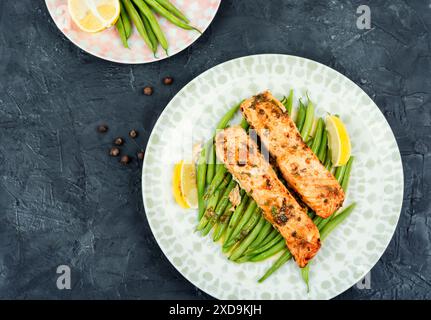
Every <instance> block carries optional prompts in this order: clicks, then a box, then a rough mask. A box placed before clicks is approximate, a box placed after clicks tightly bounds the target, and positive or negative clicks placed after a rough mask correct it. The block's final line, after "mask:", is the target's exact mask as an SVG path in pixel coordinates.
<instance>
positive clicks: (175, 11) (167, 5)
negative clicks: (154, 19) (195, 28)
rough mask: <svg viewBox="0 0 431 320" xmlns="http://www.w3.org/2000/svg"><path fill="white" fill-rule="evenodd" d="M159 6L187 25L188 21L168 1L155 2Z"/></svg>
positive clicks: (158, 0)
mask: <svg viewBox="0 0 431 320" xmlns="http://www.w3.org/2000/svg"><path fill="white" fill-rule="evenodd" d="M156 1H157V2H158V3H159V4H160V5H161V6H163V7H164V8H165V9H166V10H168V11H170V12H172V14H173V15H175V16H176V17H177V18H180V19H181V20H183V21H184V22H185V23H189V22H190V20H189V19H187V17H186V16H185V15H184V14H183V13H182V12H181V11H180V10H179V9H178V8H177V7H175V6H174V5H173V4H172V3H170V2H169V0H156Z"/></svg>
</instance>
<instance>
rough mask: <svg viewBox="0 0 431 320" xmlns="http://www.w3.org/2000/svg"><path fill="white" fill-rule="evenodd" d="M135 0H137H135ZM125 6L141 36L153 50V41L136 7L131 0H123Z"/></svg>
mask: <svg viewBox="0 0 431 320" xmlns="http://www.w3.org/2000/svg"><path fill="white" fill-rule="evenodd" d="M134 1H135V0H134ZM123 4H124V7H125V8H126V11H127V13H128V14H129V16H130V18H131V19H132V21H133V23H134V24H135V26H136V29H137V30H138V32H139V34H140V35H141V37H142V38H143V39H144V41H145V43H146V44H147V46H148V47H149V48H150V49H151V50H153V47H152V43H151V41H150V38H149V37H148V33H147V31H146V30H145V26H144V23H143V22H142V19H141V17H140V15H139V13H138V11H136V9H135V7H134V6H133V4H132V2H131V0H123Z"/></svg>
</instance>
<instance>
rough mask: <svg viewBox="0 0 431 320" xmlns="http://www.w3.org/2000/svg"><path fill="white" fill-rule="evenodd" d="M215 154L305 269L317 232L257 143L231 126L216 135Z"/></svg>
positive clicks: (316, 245) (317, 242) (317, 241)
mask: <svg viewBox="0 0 431 320" xmlns="http://www.w3.org/2000/svg"><path fill="white" fill-rule="evenodd" d="M216 153H217V156H218V158H219V159H220V160H221V161H222V162H223V163H224V164H225V166H226V168H227V169H228V171H229V172H230V173H231V174H232V176H233V177H234V178H235V180H237V181H238V183H239V184H240V186H241V188H243V189H244V190H245V191H246V192H247V193H248V194H249V195H250V196H251V197H252V198H253V199H254V200H255V201H256V203H257V205H258V206H259V207H260V208H261V209H262V212H263V215H264V217H265V219H266V220H268V221H269V222H270V223H271V224H272V225H273V226H274V227H275V228H277V229H278V231H279V232H280V234H281V235H282V236H283V237H284V238H285V240H286V244H287V247H288V248H289V250H290V252H291V253H292V256H293V257H294V259H295V261H296V263H297V264H298V266H300V267H301V268H302V267H304V266H306V265H307V263H308V261H309V260H310V259H312V258H313V257H314V255H315V254H316V253H317V251H318V250H319V248H320V234H319V230H318V229H317V227H316V226H315V224H314V223H313V221H312V220H311V219H310V218H309V217H308V215H307V213H306V212H305V210H304V208H302V207H301V206H300V205H299V204H298V202H297V201H296V200H295V199H294V197H293V196H292V195H291V194H290V193H289V191H288V190H287V188H286V186H285V185H284V184H283V183H281V181H280V180H279V179H278V177H277V175H276V173H275V171H274V169H273V168H272V167H271V165H270V164H269V163H268V162H267V161H266V160H265V158H264V157H263V155H262V154H261V153H260V151H259V149H258V147H257V144H256V142H255V141H253V139H252V138H250V137H249V136H248V134H247V133H246V132H245V131H244V129H242V128H241V127H237V126H235V127H231V128H228V129H224V130H222V131H220V132H219V133H218V134H217V135H216Z"/></svg>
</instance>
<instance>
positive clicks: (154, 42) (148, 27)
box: [141, 12, 159, 57]
mask: <svg viewBox="0 0 431 320" xmlns="http://www.w3.org/2000/svg"><path fill="white" fill-rule="evenodd" d="M141 18H142V22H143V23H144V27H145V30H147V33H148V38H150V41H151V44H152V46H153V54H154V57H155V56H156V52H157V46H158V44H159V41H158V40H157V37H156V35H155V34H154V31H153V29H152V28H151V24H150V21H148V19H147V17H146V16H145V15H144V14H143V13H142V12H141Z"/></svg>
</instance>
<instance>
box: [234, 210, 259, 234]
mask: <svg viewBox="0 0 431 320" xmlns="http://www.w3.org/2000/svg"><path fill="white" fill-rule="evenodd" d="M260 216H261V210H260V208H259V207H256V209H255V210H254V212H253V215H252V216H251V217H250V219H249V220H248V221H247V223H246V224H245V225H244V227H243V228H242V230H241V232H240V233H239V234H238V235H237V237H236V238H235V239H234V241H242V240H243V239H244V238H245V237H246V236H247V235H248V234H249V233H250V232H251V231H252V230H253V228H254V227H255V226H256V224H257V223H258V221H259V217H260Z"/></svg>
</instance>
